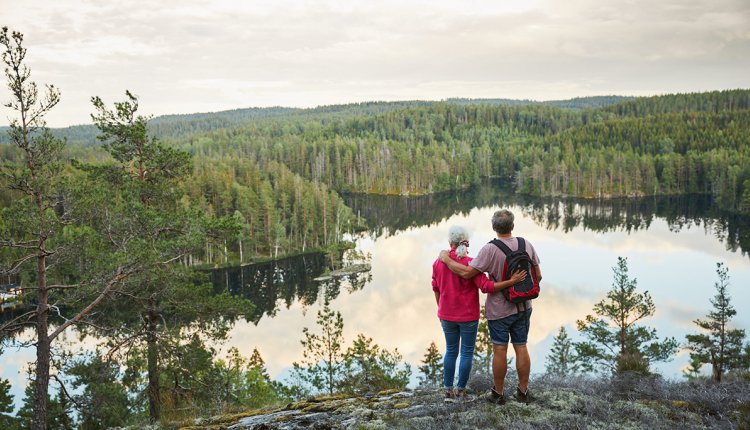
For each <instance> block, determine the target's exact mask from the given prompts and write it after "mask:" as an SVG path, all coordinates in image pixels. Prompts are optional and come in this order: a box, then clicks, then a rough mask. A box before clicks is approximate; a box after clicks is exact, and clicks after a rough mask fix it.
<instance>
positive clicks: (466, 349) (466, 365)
mask: <svg viewBox="0 0 750 430" xmlns="http://www.w3.org/2000/svg"><path fill="white" fill-rule="evenodd" d="M478 323H479V321H467V322H452V321H446V320H440V324H441V325H442V326H443V333H444V334H445V356H444V357H443V383H444V385H445V388H446V389H448V388H453V377H454V375H455V374H456V359H457V358H458V355H459V354H458V353H459V343H460V344H461V346H460V349H461V362H460V363H459V365H458V384H456V388H458V389H459V390H462V389H464V388H466V383H467V382H468V381H469V373H471V361H472V359H473V358H474V343H475V342H476V340H477V326H478Z"/></svg>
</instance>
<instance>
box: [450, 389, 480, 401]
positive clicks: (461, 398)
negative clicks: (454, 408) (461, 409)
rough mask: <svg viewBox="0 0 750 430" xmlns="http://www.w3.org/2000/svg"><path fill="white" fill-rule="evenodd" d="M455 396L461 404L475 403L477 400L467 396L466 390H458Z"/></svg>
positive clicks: (469, 395)
mask: <svg viewBox="0 0 750 430" xmlns="http://www.w3.org/2000/svg"><path fill="white" fill-rule="evenodd" d="M454 396H455V398H456V401H457V402H460V403H466V402H473V401H474V400H475V399H476V398H475V397H474V396H472V395H471V394H466V390H456V392H455V393H454Z"/></svg>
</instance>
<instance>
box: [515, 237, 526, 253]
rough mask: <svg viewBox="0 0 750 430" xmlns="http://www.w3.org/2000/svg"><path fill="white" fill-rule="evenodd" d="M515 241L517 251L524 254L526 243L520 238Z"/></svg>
mask: <svg viewBox="0 0 750 430" xmlns="http://www.w3.org/2000/svg"><path fill="white" fill-rule="evenodd" d="M516 240H517V241H518V250H519V251H520V252H526V241H525V240H523V238H522V237H517V238H516Z"/></svg>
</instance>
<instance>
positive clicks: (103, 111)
mask: <svg viewBox="0 0 750 430" xmlns="http://www.w3.org/2000/svg"><path fill="white" fill-rule="evenodd" d="M126 96H127V100H125V101H123V102H117V103H115V104H114V108H108V107H107V106H105V105H104V102H103V101H102V100H101V99H100V98H99V97H94V98H92V102H93V104H94V107H95V109H96V113H95V114H93V115H92V119H93V121H94V123H95V125H96V126H97V128H98V129H99V130H100V132H101V134H100V136H98V138H99V140H101V141H102V142H103V143H104V148H105V150H106V151H107V152H108V153H109V154H110V155H111V156H112V159H113V161H108V162H106V163H100V164H90V165H82V164H78V167H80V168H81V169H82V170H83V171H84V172H85V173H87V177H86V180H87V182H86V183H85V184H84V185H85V188H84V189H82V190H81V193H82V194H85V195H86V196H87V197H86V198H87V199H88V200H89V202H90V206H91V207H94V208H96V210H91V211H89V212H88V214H89V215H88V216H89V223H90V224H91V225H92V226H94V227H95V228H96V229H98V230H101V231H102V232H103V233H102V234H106V236H107V237H108V239H109V240H108V242H107V246H108V248H105V249H103V250H102V253H108V254H115V255H119V256H120V258H122V259H123V260H124V261H127V262H131V263H132V264H133V265H135V266H136V267H137V268H138V269H137V274H134V275H133V276H131V277H130V278H129V279H128V280H127V281H126V282H123V286H122V288H119V289H117V290H116V291H115V292H114V293H115V294H114V297H113V300H108V301H106V302H105V305H106V306H107V308H106V311H107V312H101V313H100V314H99V315H98V316H97V320H96V321H94V322H95V325H92V327H97V328H104V333H106V334H107V337H108V341H109V345H108V346H109V347H110V351H109V352H108V356H110V357H113V358H122V359H123V360H125V359H127V358H128V357H126V355H127V354H122V351H123V350H128V351H131V352H137V353H142V354H144V355H145V357H146V362H145V369H143V370H144V371H145V374H146V375H147V387H146V388H145V391H146V394H147V399H148V410H149V419H150V421H151V422H154V423H155V422H157V421H158V420H159V419H160V417H161V400H162V397H163V396H162V393H161V387H160V384H161V373H162V372H163V371H165V370H166V369H167V367H168V366H166V365H162V363H172V364H174V363H178V362H179V360H178V359H176V357H175V355H177V354H181V353H184V352H186V351H187V352H190V353H193V352H195V353H196V354H193V355H192V357H194V358H196V359H198V357H199V356H200V357H203V356H204V355H205V354H203V353H202V352H200V351H198V350H199V349H201V348H199V347H198V346H197V345H196V343H195V342H194V339H195V336H197V335H198V334H200V335H203V336H205V337H207V338H211V339H215V340H221V339H224V338H225V336H226V334H227V332H228V330H229V328H230V327H231V325H232V323H233V322H234V320H235V319H236V318H237V317H239V316H241V315H249V314H251V313H252V309H253V307H252V304H250V303H249V302H247V301H246V300H244V299H242V298H240V297H232V296H230V295H229V293H228V292H227V291H223V292H221V293H219V294H216V293H215V292H214V291H213V288H212V287H211V286H210V285H209V284H207V282H206V280H207V279H206V276H205V274H200V273H198V272H196V271H195V270H193V269H192V268H190V267H186V266H185V265H183V264H180V263H181V261H182V259H184V258H185V257H186V256H188V255H191V254H193V253H196V252H198V251H199V250H201V249H203V248H204V247H205V246H206V245H207V244H211V243H223V240H224V239H225V238H226V237H234V236H236V234H237V229H238V227H239V226H237V225H236V224H235V223H234V219H233V218H231V217H226V218H215V217H211V216H210V215H208V214H205V213H203V212H201V211H200V210H199V209H197V208H196V207H193V206H191V204H190V202H189V201H186V200H185V199H184V197H185V194H184V190H183V189H182V184H183V181H184V180H185V179H186V178H187V177H188V176H189V174H190V172H191V159H190V155H189V154H188V153H187V152H185V151H180V150H177V149H174V148H171V147H169V146H166V145H164V144H162V143H161V142H160V141H159V140H157V139H155V138H153V137H152V136H149V134H148V130H147V127H146V125H147V120H148V118H146V117H144V116H141V115H139V114H138V108H139V104H138V99H137V97H135V96H134V95H133V94H131V93H130V92H129V91H126ZM118 299H119V300H118ZM118 354H120V355H119V357H118ZM204 361H205V360H204ZM209 362H210V360H209ZM138 364H143V363H138ZM172 370H177V371H179V365H178V366H176V367H175V366H173V367H172Z"/></svg>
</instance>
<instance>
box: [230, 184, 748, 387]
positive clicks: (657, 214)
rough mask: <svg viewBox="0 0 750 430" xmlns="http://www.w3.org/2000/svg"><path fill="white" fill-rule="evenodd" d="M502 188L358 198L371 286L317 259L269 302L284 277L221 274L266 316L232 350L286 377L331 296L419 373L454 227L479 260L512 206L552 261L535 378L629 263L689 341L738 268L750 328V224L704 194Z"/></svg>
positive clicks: (433, 331)
mask: <svg viewBox="0 0 750 430" xmlns="http://www.w3.org/2000/svg"><path fill="white" fill-rule="evenodd" d="M502 189H503V187H499V186H496V185H485V186H482V187H477V188H475V189H472V190H469V191H466V192H460V193H447V194H440V195H434V196H426V197H417V198H403V197H361V196H357V197H348V202H349V203H350V204H351V206H352V207H353V208H354V209H355V213H359V214H360V215H361V216H363V217H365V218H366V219H367V220H368V222H370V223H371V225H372V226H373V229H372V230H371V231H370V232H369V233H367V234H365V235H363V236H362V237H360V238H358V239H357V249H358V250H359V251H360V252H363V253H369V254H370V255H371V261H370V263H371V265H372V271H371V273H370V274H369V275H370V276H371V280H370V279H364V280H363V279H362V278H353V279H352V280H344V281H342V282H340V283H336V284H331V283H328V284H326V285H319V284H317V283H316V282H315V281H313V280H312V278H314V277H315V276H317V275H315V274H314V273H313V272H315V271H316V268H320V270H321V271H322V269H323V266H325V264H323V263H321V265H320V266H318V265H317V263H315V262H314V261H308V262H305V263H304V265H306V267H308V269H306V270H302V271H300V270H297V269H294V270H286V271H283V272H284V275H283V276H282V277H281V278H279V279H280V281H279V282H277V284H278V286H277V287H273V288H276V291H277V292H276V293H274V294H270V295H268V294H263V293H262V291H264V290H265V291H268V290H269V286H268V285H269V280H272V279H274V278H273V277H272V276H271V277H269V276H268V275H262V276H260V277H259V279H262V280H263V281H262V282H261V283H260V284H254V283H253V282H255V281H248V277H249V278H253V276H252V275H250V276H248V273H249V271H251V270H252V269H250V268H245V269H244V270H243V272H244V273H245V275H242V276H244V281H243V282H244V283H243V284H242V285H244V287H239V286H238V284H236V279H238V274H239V273H240V272H237V270H238V269H235V272H234V274H231V273H230V275H229V277H228V278H226V277H224V278H221V277H219V278H220V279H221V282H220V283H221V284H225V283H226V282H227V279H228V280H229V282H230V289H233V290H236V289H237V288H244V290H245V291H246V292H248V293H246V294H247V296H248V297H250V298H251V299H252V300H254V301H256V300H257V301H256V304H258V305H259V306H261V310H259V311H256V318H254V322H255V324H241V325H238V326H237V327H235V329H234V330H233V332H232V339H231V341H230V342H229V343H228V345H227V347H228V346H232V345H233V346H237V347H238V348H240V350H241V351H243V352H244V353H245V354H249V353H250V352H251V351H252V348H254V347H257V348H258V349H259V351H260V352H261V354H262V356H263V357H264V359H265V360H266V362H267V365H268V368H269V371H270V372H271V374H272V376H274V377H279V376H283V375H284V374H285V373H286V371H287V370H288V369H289V367H290V366H291V363H292V362H293V361H300V360H301V359H302V347H301V345H300V342H299V341H300V339H301V337H302V328H303V327H310V328H311V329H313V327H314V325H315V312H316V311H317V310H318V309H319V308H320V305H321V302H322V297H323V296H326V297H328V298H329V299H331V300H332V306H333V307H334V308H335V309H337V310H339V311H341V313H342V315H343V318H344V323H345V328H344V335H345V337H346V339H347V341H348V342H350V341H351V340H353V339H354V338H355V337H356V335H357V334H358V333H364V334H366V335H367V336H370V337H372V338H373V339H374V340H375V342H376V343H378V344H379V345H381V346H383V347H386V348H389V349H393V348H398V350H399V351H400V352H401V353H402V354H403V355H404V358H405V360H406V361H408V362H409V363H411V364H412V367H413V369H414V371H415V373H416V366H417V365H418V364H419V361H420V360H421V359H422V357H423V355H424V352H425V349H426V348H427V346H428V345H429V343H430V342H432V341H435V342H436V343H437V344H438V346H439V348H443V347H444V342H443V339H442V332H441V330H440V326H439V323H438V321H437V316H436V305H435V300H434V296H433V295H432V292H431V287H430V281H431V265H432V262H433V261H434V259H435V257H436V256H437V253H438V251H439V250H440V249H443V248H445V247H447V234H448V229H449V227H450V226H452V225H463V226H465V227H467V228H468V229H469V231H470V233H471V239H472V240H471V245H472V246H471V247H470V254H471V255H475V253H476V252H477V251H478V249H479V248H481V246H482V245H483V244H484V243H485V242H486V241H488V240H490V239H491V238H492V237H493V232H492V230H491V226H490V218H491V216H492V213H493V212H494V211H495V210H497V209H500V208H502V207H505V208H509V209H510V210H512V211H513V212H514V213H515V214H516V229H515V231H514V233H516V234H517V235H519V236H524V237H526V238H527V239H529V240H530V241H532V242H533V243H534V246H535V248H536V249H537V251H538V253H539V255H540V257H541V261H542V263H541V264H542V271H543V274H544V280H543V281H542V295H541V296H540V298H539V299H537V300H536V301H535V303H534V307H535V311H534V316H533V317H532V328H531V333H530V338H529V347H530V351H531V354H532V360H533V364H532V372H537V373H538V372H542V371H543V370H544V358H545V356H546V355H547V354H548V351H549V348H550V345H551V343H552V338H553V336H554V335H555V334H556V332H557V330H558V328H559V327H560V326H566V328H567V329H568V331H569V332H570V333H571V334H572V337H573V338H574V339H577V335H576V333H575V321H576V320H577V319H581V318H583V317H584V316H585V315H586V314H588V313H590V312H591V309H592V306H593V304H594V303H596V302H598V301H599V300H601V299H602V298H603V296H604V294H605V293H606V291H608V290H609V289H610V287H611V283H612V267H613V266H614V265H615V263H616V261H617V257H618V256H624V257H627V258H628V263H629V269H630V275H631V277H635V278H637V280H638V286H639V289H646V290H649V291H650V292H651V295H652V297H653V299H654V302H655V304H656V308H657V313H656V315H655V316H654V317H652V318H650V319H648V320H646V321H645V323H646V324H648V325H651V326H654V327H656V328H657V330H658V333H659V335H660V336H661V337H664V336H674V337H676V338H677V339H678V341H683V340H684V337H685V334H687V333H692V332H695V331H696V327H695V325H694V324H693V323H692V321H693V320H694V319H696V318H699V317H703V316H705V314H706V313H707V312H708V311H709V309H710V303H709V298H710V297H712V296H713V294H714V287H713V285H714V282H715V280H716V273H715V268H716V262H718V261H722V262H724V263H725V264H726V265H727V266H728V268H729V275H730V282H731V284H730V286H729V291H730V293H731V295H732V303H733V304H734V306H735V308H736V309H737V310H738V315H737V316H736V317H735V318H734V320H733V321H734V323H735V325H736V326H737V327H739V328H745V329H747V328H750V315H749V314H748V312H747V311H748V309H747V308H748V304H749V303H750V290H748V289H747V288H746V287H747V286H748V285H750V259H748V258H747V256H746V254H747V249H748V246H750V242H748V234H749V233H748V231H750V225H748V221H747V218H742V217H726V216H721V214H720V213H719V212H718V211H716V209H715V208H713V207H712V206H711V201H710V199H707V198H704V197H695V198H659V199H653V198H650V199H640V200H616V201H604V202H594V201H565V202H562V201H559V200H552V199H547V200H536V199H529V198H524V197H518V196H513V195H508V194H507V193H504V192H503V191H502ZM321 258H322V257H321ZM290 264H292V263H291V262H290ZM293 273H303V274H304V275H303V276H304V277H305V278H304V279H305V281H304V282H301V283H300V282H298V281H296V280H294V279H292V278H293V277H294V276H296V275H293ZM219 278H217V279H219ZM295 285H296V286H295ZM273 288H271V289H273ZM279 291H283V292H279ZM254 294H257V295H258V299H255V298H253V295H254ZM280 304H281V305H283V306H279V305H280ZM264 307H265V308H264ZM264 309H265V310H264ZM269 309H270V310H269ZM687 363H688V359H687V355H686V354H685V353H681V354H680V355H678V356H676V357H675V359H674V360H673V361H672V362H670V363H666V364H664V365H659V366H657V369H658V370H659V371H660V372H662V373H663V374H664V375H665V376H667V377H671V378H677V377H680V371H681V369H682V368H683V367H685V366H686V365H687Z"/></svg>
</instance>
